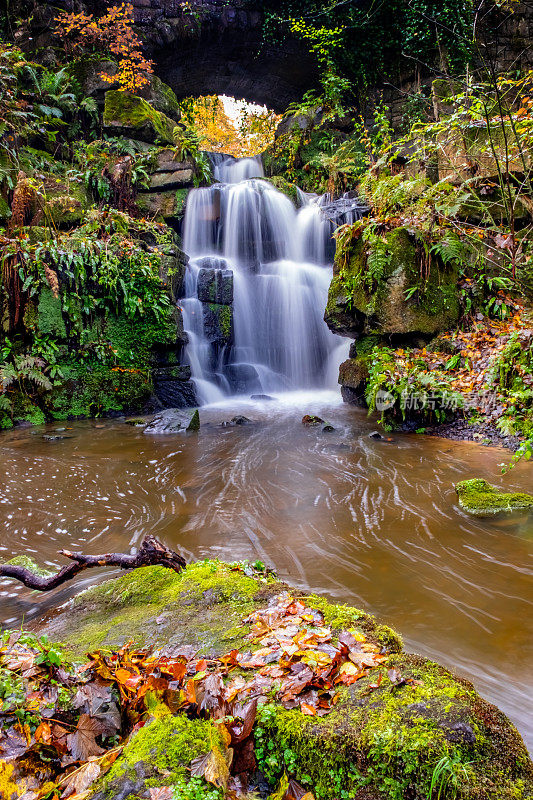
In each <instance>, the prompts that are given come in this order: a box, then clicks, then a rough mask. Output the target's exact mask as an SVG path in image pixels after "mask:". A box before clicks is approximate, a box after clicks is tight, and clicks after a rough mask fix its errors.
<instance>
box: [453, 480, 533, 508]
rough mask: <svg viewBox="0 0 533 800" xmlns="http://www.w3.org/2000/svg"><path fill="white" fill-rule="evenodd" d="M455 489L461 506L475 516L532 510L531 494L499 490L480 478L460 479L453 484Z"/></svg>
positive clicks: (532, 500)
mask: <svg viewBox="0 0 533 800" xmlns="http://www.w3.org/2000/svg"><path fill="white" fill-rule="evenodd" d="M455 491H456V492H457V497H458V498H459V505H460V506H461V508H462V509H463V510H464V511H467V512H468V513H469V514H473V515H474V516H476V517H490V516H494V515H495V514H501V513H505V512H513V511H518V512H520V511H525V512H527V511H530V512H532V511H533V495H531V494H526V493H525V492H500V491H499V490H498V489H497V488H496V487H495V486H491V485H490V483H487V481H485V480H483V479H482V478H472V479H470V480H467V481H460V482H459V483H457V484H456V485H455Z"/></svg>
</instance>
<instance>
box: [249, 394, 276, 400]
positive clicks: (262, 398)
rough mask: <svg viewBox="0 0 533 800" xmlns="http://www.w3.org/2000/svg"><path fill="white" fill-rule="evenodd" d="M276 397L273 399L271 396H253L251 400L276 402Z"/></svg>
mask: <svg viewBox="0 0 533 800" xmlns="http://www.w3.org/2000/svg"><path fill="white" fill-rule="evenodd" d="M275 399H276V398H275V397H271V396H270V395H269V394H251V395H250V400H275Z"/></svg>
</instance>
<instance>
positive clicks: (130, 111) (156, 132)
mask: <svg viewBox="0 0 533 800" xmlns="http://www.w3.org/2000/svg"><path fill="white" fill-rule="evenodd" d="M104 125H105V126H106V127H107V128H111V129H116V130H127V131H130V132H132V135H135V136H138V138H140V139H143V138H148V140H149V141H152V140H155V139H160V140H161V141H162V142H164V143H165V144H174V136H173V131H174V128H175V127H176V123H175V122H174V120H172V119H170V118H169V117H167V116H166V115H165V114H163V113H161V112H160V111H156V110H155V108H153V106H151V105H150V103H148V102H147V101H146V100H143V98H142V97H137V96H135V95H132V94H129V92H121V91H118V90H114V89H111V90H109V91H107V92H106V94H105V108H104Z"/></svg>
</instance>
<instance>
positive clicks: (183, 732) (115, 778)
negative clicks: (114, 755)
mask: <svg viewBox="0 0 533 800" xmlns="http://www.w3.org/2000/svg"><path fill="white" fill-rule="evenodd" d="M164 709H165V706H159V707H158V708H156V709H155V716H154V718H153V719H152V720H151V721H150V722H149V723H148V724H147V725H145V726H144V727H142V728H141V729H140V730H138V731H137V733H136V734H135V735H134V736H133V737H132V738H131V740H130V741H129V742H128V745H127V747H126V748H125V750H124V753H123V754H122V755H121V756H120V757H119V758H118V759H117V761H116V762H115V763H114V764H113V766H112V768H111V770H110V771H109V773H108V774H107V775H106V776H105V778H104V779H103V780H102V781H100V784H99V785H98V786H97V787H96V788H95V789H93V790H92V792H91V795H90V796H91V800H113V798H116V797H126V795H127V794H131V795H138V796H140V797H145V796H146V794H147V787H149V786H150V785H152V786H175V785H176V784H177V783H178V782H183V781H185V782H188V780H190V763H191V761H192V760H193V759H195V758H201V757H202V756H205V755H207V754H208V753H210V752H212V750H213V748H217V750H218V752H220V753H222V752H224V751H225V745H224V742H223V741H222V737H221V735H220V733H219V732H218V730H217V728H216V726H215V725H214V724H213V723H212V722H210V721H208V720H200V719H195V720H190V719H188V718H187V717H186V716H185V715H184V714H183V715H179V716H173V715H172V714H170V712H169V711H168V710H167V711H166V713H165V711H164ZM198 783H204V782H203V781H201V780H200V781H198ZM205 788H206V792H207V791H208V784H205Z"/></svg>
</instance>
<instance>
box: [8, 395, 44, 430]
mask: <svg viewBox="0 0 533 800" xmlns="http://www.w3.org/2000/svg"><path fill="white" fill-rule="evenodd" d="M13 419H14V420H15V421H16V422H30V423H31V424H32V425H43V424H44V422H45V421H46V420H45V415H44V412H43V411H42V410H41V409H40V408H39V406H37V405H35V403H34V402H33V401H32V400H31V399H30V398H29V397H28V396H27V395H25V394H22V392H18V393H17V395H16V396H15V399H14V401H13Z"/></svg>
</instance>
